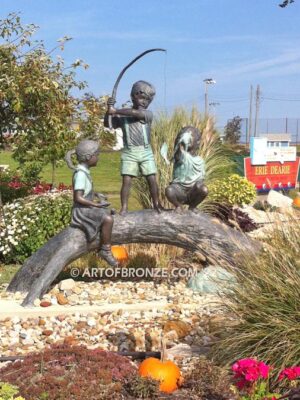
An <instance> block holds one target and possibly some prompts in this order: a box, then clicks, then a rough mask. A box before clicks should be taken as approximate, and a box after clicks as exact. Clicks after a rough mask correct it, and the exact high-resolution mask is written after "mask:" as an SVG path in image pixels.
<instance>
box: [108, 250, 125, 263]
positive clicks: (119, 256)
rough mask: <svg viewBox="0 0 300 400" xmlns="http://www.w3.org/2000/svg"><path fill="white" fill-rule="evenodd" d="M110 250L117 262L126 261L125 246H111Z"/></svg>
mask: <svg viewBox="0 0 300 400" xmlns="http://www.w3.org/2000/svg"><path fill="white" fill-rule="evenodd" d="M111 252H112V254H113V256H114V257H115V259H116V260H117V261H118V262H119V263H121V264H122V263H125V262H127V261H128V253H127V250H126V248H125V247H123V246H111Z"/></svg>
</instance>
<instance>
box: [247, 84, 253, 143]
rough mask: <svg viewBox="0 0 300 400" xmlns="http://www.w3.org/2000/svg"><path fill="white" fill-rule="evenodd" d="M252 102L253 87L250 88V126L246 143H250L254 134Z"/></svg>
mask: <svg viewBox="0 0 300 400" xmlns="http://www.w3.org/2000/svg"><path fill="white" fill-rule="evenodd" d="M252 102H253V86H252V85H251V86H250V105H249V125H248V135H247V136H248V137H247V138H246V143H247V144H248V143H249V142H250V137H251V133H252Z"/></svg>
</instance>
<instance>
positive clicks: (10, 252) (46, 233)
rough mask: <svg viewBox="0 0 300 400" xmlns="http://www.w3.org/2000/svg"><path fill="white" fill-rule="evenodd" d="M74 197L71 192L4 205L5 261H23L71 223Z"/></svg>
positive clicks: (0, 242) (1, 246) (0, 247)
mask: <svg viewBox="0 0 300 400" xmlns="http://www.w3.org/2000/svg"><path fill="white" fill-rule="evenodd" d="M71 208H72V200H71V198H70V196H69V195H67V194H60V193H57V194H46V195H42V196H31V197H29V198H26V199H19V200H16V201H15V202H13V203H9V204H6V205H5V206H4V217H5V226H4V228H5V229H3V230H2V232H1V234H0V257H1V258H2V260H3V261H4V262H5V263H8V262H23V261H24V260H25V259H26V258H27V257H29V256H30V255H31V254H32V253H34V252H35V251H36V250H38V249H39V248H40V247H41V246H42V245H43V244H45V243H46V242H47V241H48V240H49V239H50V238H51V237H52V236H54V235H55V234H56V233H58V232H59V231H61V230H62V229H63V228H65V227H66V226H67V225H68V224H69V223H70V218H71Z"/></svg>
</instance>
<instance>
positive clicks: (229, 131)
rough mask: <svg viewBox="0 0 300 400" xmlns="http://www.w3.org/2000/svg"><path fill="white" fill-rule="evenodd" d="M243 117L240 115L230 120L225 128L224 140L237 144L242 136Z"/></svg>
mask: <svg viewBox="0 0 300 400" xmlns="http://www.w3.org/2000/svg"><path fill="white" fill-rule="evenodd" d="M241 125H242V118H241V117H239V116H236V117H234V118H233V119H231V120H229V121H228V122H227V124H226V126H225V128H224V141H225V142H226V143H229V144H236V143H238V142H239V140H240V138H241Z"/></svg>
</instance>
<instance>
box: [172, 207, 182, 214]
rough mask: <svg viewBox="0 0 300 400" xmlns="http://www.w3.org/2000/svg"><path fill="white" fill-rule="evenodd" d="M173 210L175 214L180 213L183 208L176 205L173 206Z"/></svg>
mask: <svg viewBox="0 0 300 400" xmlns="http://www.w3.org/2000/svg"><path fill="white" fill-rule="evenodd" d="M174 211H175V212H176V213H177V214H182V213H183V211H184V210H183V208H182V206H178V207H176V208H175V210H174Z"/></svg>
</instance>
